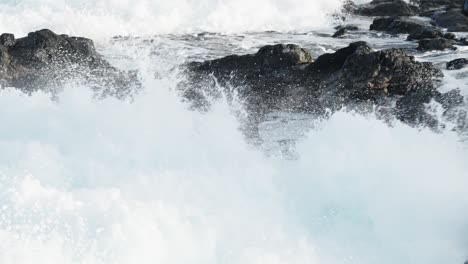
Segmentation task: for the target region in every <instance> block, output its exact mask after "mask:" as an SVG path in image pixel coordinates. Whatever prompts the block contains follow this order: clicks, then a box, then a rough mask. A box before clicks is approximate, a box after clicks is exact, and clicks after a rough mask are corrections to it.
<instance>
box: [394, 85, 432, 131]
mask: <svg viewBox="0 0 468 264" xmlns="http://www.w3.org/2000/svg"><path fill="white" fill-rule="evenodd" d="M439 95H440V93H439V92H437V91H436V90H434V89H420V90H414V91H411V92H410V93H408V94H407V95H406V96H403V97H402V98H400V99H399V100H397V102H396V115H397V117H398V119H400V120H401V121H403V122H406V123H409V124H413V125H427V126H429V127H433V128H436V127H437V126H438V125H439V121H438V120H437V118H436V117H434V116H432V115H431V114H429V113H428V112H427V111H426V104H428V103H430V102H431V101H432V100H433V99H434V98H435V97H436V96H439Z"/></svg>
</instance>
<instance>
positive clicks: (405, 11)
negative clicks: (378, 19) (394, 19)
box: [355, 0, 417, 16]
mask: <svg viewBox="0 0 468 264" xmlns="http://www.w3.org/2000/svg"><path fill="white" fill-rule="evenodd" d="M355 13H356V14H358V15H362V16H414V15H416V13H417V12H416V10H415V8H414V7H413V6H410V5H408V3H406V2H405V1H403V0H373V1H372V2H370V3H368V4H364V5H360V6H358V7H357V8H356V10H355Z"/></svg>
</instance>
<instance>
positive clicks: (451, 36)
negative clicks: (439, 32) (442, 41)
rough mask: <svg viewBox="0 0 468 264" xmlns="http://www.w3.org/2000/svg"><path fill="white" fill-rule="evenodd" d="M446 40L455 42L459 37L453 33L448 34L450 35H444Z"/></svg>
mask: <svg viewBox="0 0 468 264" xmlns="http://www.w3.org/2000/svg"><path fill="white" fill-rule="evenodd" d="M444 38H446V39H453V40H455V39H456V38H457V36H456V35H455V34H453V33H451V32H448V33H445V34H444Z"/></svg>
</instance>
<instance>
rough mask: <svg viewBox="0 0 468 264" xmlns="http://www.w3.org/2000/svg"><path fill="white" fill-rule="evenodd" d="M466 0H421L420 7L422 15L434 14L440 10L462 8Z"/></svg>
mask: <svg viewBox="0 0 468 264" xmlns="http://www.w3.org/2000/svg"><path fill="white" fill-rule="evenodd" d="M463 1H464V0H421V2H420V5H419V8H420V10H421V12H420V15H426V16H429V17H430V16H432V15H433V14H434V13H436V12H438V11H446V10H450V9H453V8H460V7H461V6H462V5H463Z"/></svg>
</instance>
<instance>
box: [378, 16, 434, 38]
mask: <svg viewBox="0 0 468 264" xmlns="http://www.w3.org/2000/svg"><path fill="white" fill-rule="evenodd" d="M370 30H375V31H383V32H385V33H388V34H410V35H411V36H413V37H418V36H420V35H422V34H427V33H424V32H430V33H431V34H438V33H437V32H439V30H438V29H437V28H435V27H434V26H432V25H431V24H429V23H428V22H424V21H421V20H414V19H409V18H402V17H395V16H394V17H384V18H376V19H375V20H374V21H373V23H372V25H371V26H370ZM440 34H442V33H440Z"/></svg>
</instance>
